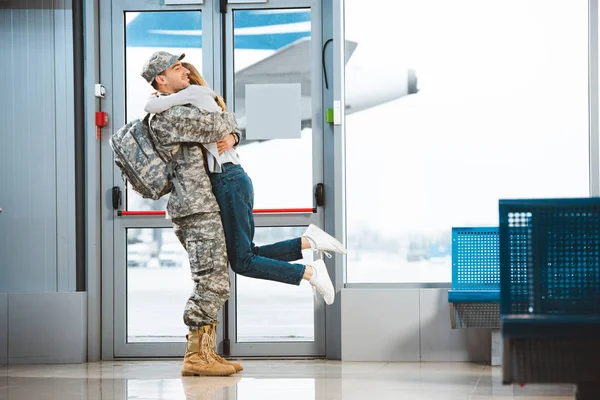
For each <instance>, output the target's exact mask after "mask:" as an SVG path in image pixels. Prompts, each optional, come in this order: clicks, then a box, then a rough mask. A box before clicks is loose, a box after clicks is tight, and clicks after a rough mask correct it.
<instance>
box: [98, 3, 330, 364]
mask: <svg viewBox="0 0 600 400" xmlns="http://www.w3.org/2000/svg"><path fill="white" fill-rule="evenodd" d="M169 3H170V2H169V1H158V0H156V1H149V0H119V1H117V0H113V1H112V4H110V2H108V3H101V5H100V7H101V19H102V20H103V21H107V20H110V21H111V26H110V27H109V26H104V28H105V31H109V32H112V36H111V35H103V36H101V39H100V40H101V52H102V56H103V57H102V65H101V70H102V72H101V78H102V83H103V84H104V85H105V86H106V87H107V94H106V97H105V98H104V99H103V100H102V101H101V108H102V110H103V111H107V112H108V114H109V121H110V123H109V129H107V131H112V132H114V131H116V130H117V129H119V128H120V127H121V126H123V125H124V124H125V123H127V122H129V121H131V120H133V119H135V118H140V117H143V116H144V110H143V108H144V104H145V101H146V99H147V98H148V96H149V95H150V94H151V93H152V92H154V89H153V88H152V87H151V86H150V85H149V84H148V83H147V82H146V81H145V80H144V79H143V78H142V77H141V76H140V71H141V69H142V66H143V64H144V63H145V61H146V60H147V59H148V58H149V57H150V55H151V54H152V53H154V52H155V51H158V50H166V51H168V52H171V53H173V54H181V53H185V59H184V61H187V62H190V63H192V64H194V65H195V66H196V67H197V68H198V69H199V70H200V71H201V72H202V74H203V76H204V78H205V79H206V81H207V82H208V84H209V85H210V86H211V87H212V88H213V89H214V90H215V91H216V92H218V93H223V94H224V95H225V97H226V101H227V105H228V108H229V110H233V111H235V113H236V116H237V118H238V121H239V124H240V126H241V128H242V130H243V134H244V137H245V139H244V140H243V141H242V143H241V144H240V146H239V147H238V152H239V154H240V157H241V162H242V166H243V167H244V168H245V170H246V171H247V172H248V174H249V175H250V177H251V178H252V180H253V183H254V191H255V224H256V236H255V242H256V244H257V245H261V244H268V243H272V242H275V241H280V240H285V239H289V238H291V237H295V236H300V235H301V234H302V233H303V232H304V230H305V229H306V227H307V226H308V225H309V224H310V223H314V224H317V225H322V211H321V208H320V207H318V206H317V203H316V200H315V189H316V187H317V185H318V184H319V183H321V182H322V179H323V178H322V176H323V172H322V159H323V156H322V127H321V126H319V124H315V123H313V122H314V121H316V119H315V118H314V110H320V109H321V108H322V107H321V96H320V92H321V88H320V79H318V77H319V75H318V74H319V69H318V68H320V64H319V63H320V61H319V60H320V50H319V49H320V42H321V36H320V32H319V30H318V29H319V27H320V25H321V24H320V22H317V21H320V19H319V18H320V13H319V9H318V7H314V3H315V1H304V2H297V1H296V2H291V1H270V2H269V3H268V5H267V4H250V5H245V4H235V5H229V6H228V7H227V10H225V9H222V10H219V9H215V8H214V7H216V6H215V5H214V4H213V2H206V3H205V4H202V2H201V1H198V2H197V3H199V4H193V5H189V4H188V5H170V4H169ZM188 3H192V2H188ZM108 17H109V18H108ZM103 30H104V29H103ZM317 42H318V43H317ZM276 71H277V73H274V72H276ZM315 77H317V79H315ZM312 93H319V95H317V96H313V95H312ZM282 96H283V97H282ZM273 98H275V99H278V98H279V99H281V98H283V99H285V101H281V100H279V101H274V102H273V100H272V99H273ZM261 99H263V100H262V101H261ZM246 105H248V106H246ZM282 105H283V107H282ZM101 169H102V181H103V187H102V188H103V193H104V194H105V198H106V207H105V209H104V210H103V215H104V225H103V232H104V233H103V327H104V331H103V348H104V351H103V356H104V357H105V358H110V357H117V358H118V357H173V356H175V357H179V356H181V355H182V354H183V353H184V351H185V334H186V333H187V328H186V327H185V325H184V324H183V319H182V314H183V308H184V305H185V303H186V300H187V298H188V297H189V294H190V292H191V289H192V281H191V279H190V271H189V262H188V257H187V253H186V252H185V250H184V249H183V247H182V246H181V244H180V243H179V241H178V240H177V238H176V237H175V235H174V233H173V229H172V224H171V221H170V220H169V219H166V218H165V212H164V211H165V208H166V203H167V200H168V197H167V196H165V197H164V198H162V199H160V200H158V201H152V200H148V199H143V198H141V197H140V196H139V195H137V194H136V193H135V192H134V191H133V190H130V189H129V188H128V186H127V184H126V183H125V182H124V181H123V180H122V178H121V176H120V171H119V170H118V168H116V167H115V166H114V160H113V157H112V152H111V150H110V147H109V145H108V135H107V136H106V137H104V138H103V140H102V166H101ZM119 199H120V203H119ZM115 203H116V204H115ZM114 206H116V207H114ZM304 255H305V259H304V260H299V261H298V262H307V260H311V256H312V254H310V252H306V253H305V254H304ZM230 277H231V297H230V301H229V302H228V305H227V306H226V307H224V309H223V310H222V312H221V313H220V318H219V319H220V321H221V324H220V325H219V326H218V330H217V331H218V342H219V349H220V351H221V352H222V353H223V352H224V353H225V354H231V355H233V356H251V355H257V356H270V355H290V356H318V355H323V354H325V351H324V343H325V340H324V302H323V301H322V299H321V298H320V297H318V298H315V297H313V294H312V290H311V288H310V285H308V284H307V283H306V282H303V283H302V284H301V285H300V286H299V287H296V286H291V285H285V284H281V283H274V282H268V281H264V280H257V279H250V278H245V277H241V276H237V275H235V274H234V273H230Z"/></svg>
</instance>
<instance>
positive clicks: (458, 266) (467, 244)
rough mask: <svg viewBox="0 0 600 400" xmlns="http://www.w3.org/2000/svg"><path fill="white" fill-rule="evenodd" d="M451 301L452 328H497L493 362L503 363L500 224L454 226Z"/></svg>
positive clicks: (494, 334) (495, 363)
mask: <svg viewBox="0 0 600 400" xmlns="http://www.w3.org/2000/svg"><path fill="white" fill-rule="evenodd" d="M448 305H449V307H450V322H451V325H452V328H453V329H457V328H491V329H494V330H493V331H492V365H500V364H501V359H502V350H501V335H500V331H499V329H500V242H499V229H498V227H484V228H474V227H472V228H468V227H467V228H462V227H461V228H452V289H451V290H449V291H448Z"/></svg>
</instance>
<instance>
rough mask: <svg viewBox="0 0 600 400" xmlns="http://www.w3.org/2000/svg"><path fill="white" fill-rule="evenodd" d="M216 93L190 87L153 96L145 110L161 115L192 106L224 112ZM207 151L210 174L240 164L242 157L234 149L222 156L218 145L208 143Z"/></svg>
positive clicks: (197, 86) (197, 87) (202, 87)
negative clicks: (168, 111) (224, 166)
mask: <svg viewBox="0 0 600 400" xmlns="http://www.w3.org/2000/svg"><path fill="white" fill-rule="evenodd" d="M216 97H217V95H216V93H215V92H213V91H212V90H211V89H210V88H209V87H206V86H199V85H190V86H188V87H187V88H185V89H182V90H180V91H179V92H177V93H173V94H169V95H165V94H162V95H152V96H150V98H149V99H148V101H146V106H145V107H144V110H145V111H146V112H149V113H154V114H157V113H160V112H163V111H165V110H168V109H169V108H171V107H173V106H177V105H184V104H191V105H193V106H195V107H198V108H199V109H201V110H206V111H211V112H214V111H222V110H221V106H219V104H218V103H217V101H216ZM204 148H205V149H206V150H207V154H206V161H207V164H208V170H209V172H221V165H223V164H225V163H226V162H230V163H233V164H240V156H239V155H238V153H237V151H235V149H234V148H231V149H229V150H227V151H225V152H223V153H222V154H219V151H218V150H217V144H216V143H207V144H205V145H204Z"/></svg>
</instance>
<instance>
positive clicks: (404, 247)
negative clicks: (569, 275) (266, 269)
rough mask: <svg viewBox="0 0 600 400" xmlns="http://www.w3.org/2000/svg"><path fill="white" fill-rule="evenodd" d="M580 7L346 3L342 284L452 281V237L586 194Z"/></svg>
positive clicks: (463, 0) (566, 2) (564, 1)
mask: <svg viewBox="0 0 600 400" xmlns="http://www.w3.org/2000/svg"><path fill="white" fill-rule="evenodd" d="M587 7H588V3H587V1H585V0H552V1H548V0H508V1H507V0H502V1H500V0H493V1H492V0H485V1H481V0H457V1H452V2H447V1H444V0H427V1H420V0H419V1H417V0H413V1H406V0H402V1H398V0H387V1H383V0H381V1H379V2H378V6H377V7H365V6H364V2H362V1H359V0H347V1H346V7H345V10H346V16H345V17H346V19H345V27H346V39H347V40H349V41H354V42H356V43H358V45H357V46H356V49H355V51H354V53H353V54H352V56H351V57H350V59H349V61H348V63H347V65H346V103H347V113H348V114H347V126H346V135H347V140H346V146H347V147H346V152H347V157H346V159H347V166H346V167H347V219H348V224H347V226H348V244H349V246H348V247H349V248H348V270H347V278H348V282H354V283H356V282H450V281H451V245H450V241H451V228H452V227H453V226H489V225H492V226H494V225H495V226H497V224H498V200H499V199H501V198H530V197H579V196H588V195H589V183H588V180H589V156H588V154H589V145H588V140H589V139H588V137H589V133H588V68H587V66H588V49H587V43H588V37H587V34H588V33H587V29H588V27H587ZM381 9H385V10H386V12H385V13H381V12H380V10H381ZM399 16H404V17H402V18H400V19H399ZM370 21H372V22H370ZM399 22H401V23H399ZM557 26H560V29H557ZM409 69H413V70H414V71H415V74H416V77H417V79H418V93H415V94H410V95H408V94H407V92H408V88H409V87H410V86H411V81H410V79H411V78H410V71H409Z"/></svg>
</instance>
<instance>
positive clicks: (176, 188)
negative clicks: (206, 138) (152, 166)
mask: <svg viewBox="0 0 600 400" xmlns="http://www.w3.org/2000/svg"><path fill="white" fill-rule="evenodd" d="M153 117H154V114H150V113H148V114H146V116H145V117H144V119H147V122H148V129H149V130H150V131H151V132H152V127H151V126H150V123H151V122H152V118H153ZM150 138H151V139H152V140H153V138H154V135H153V134H151V135H150ZM152 144H153V145H154V149H155V151H156V154H158V155H159V157H160V153H159V152H158V150H157V149H156V144H155V143H154V141H153V142H152ZM181 147H182V148H185V146H181ZM180 151H181V150H180ZM184 155H185V153H184ZM186 161H187V159H186ZM168 171H169V172H168V173H169V180H170V181H171V183H172V184H173V191H175V194H176V196H177V200H178V201H183V188H182V187H181V183H179V179H177V177H176V176H175V170H174V168H173V159H172V158H171V160H169V162H168Z"/></svg>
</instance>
